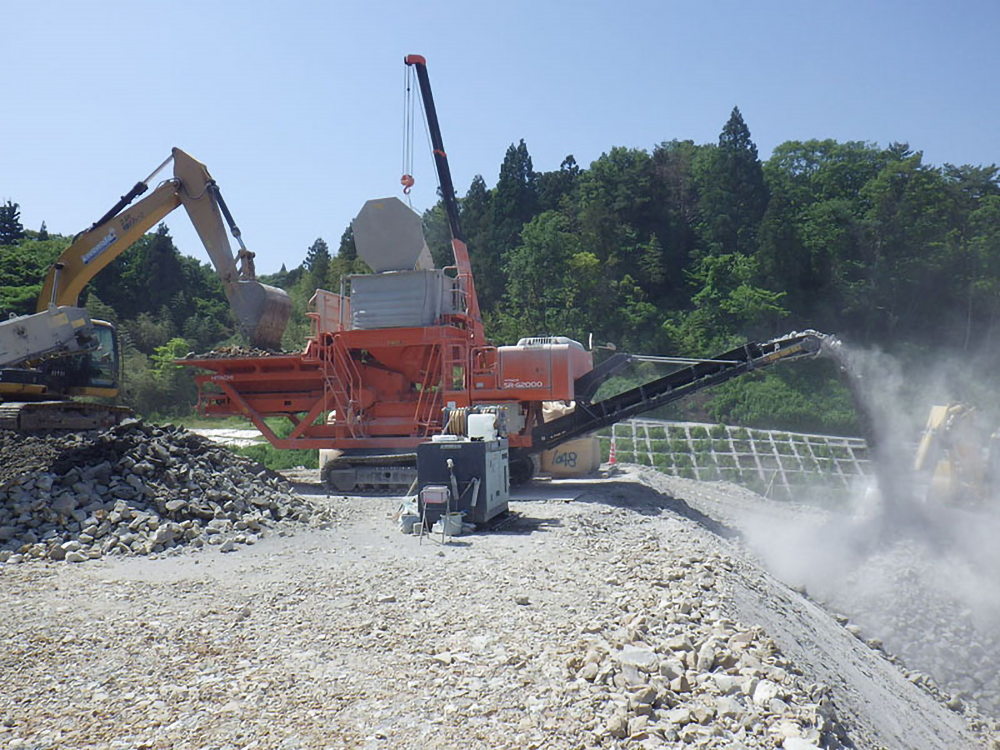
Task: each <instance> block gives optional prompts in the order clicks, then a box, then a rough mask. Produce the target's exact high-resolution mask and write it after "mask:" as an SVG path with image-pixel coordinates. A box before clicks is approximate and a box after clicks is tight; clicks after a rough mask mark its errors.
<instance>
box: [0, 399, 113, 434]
mask: <svg viewBox="0 0 1000 750" xmlns="http://www.w3.org/2000/svg"><path fill="white" fill-rule="evenodd" d="M130 416H132V412H131V410H129V409H128V408H126V407H124V406H108V405H106V404H93V403H86V402H80V401H14V402H7V403H3V404H0V429H3V430H15V431H19V432H43V431H48V430H100V429H106V428H108V427H113V426H115V425H116V424H118V423H119V422H121V421H122V420H123V419H126V418H128V417H130Z"/></svg>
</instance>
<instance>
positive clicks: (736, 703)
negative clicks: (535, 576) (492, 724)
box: [568, 553, 851, 750]
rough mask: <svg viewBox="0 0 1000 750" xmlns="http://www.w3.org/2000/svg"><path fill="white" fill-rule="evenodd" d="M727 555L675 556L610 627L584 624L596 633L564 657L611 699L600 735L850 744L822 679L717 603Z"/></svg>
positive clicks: (712, 742)
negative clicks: (654, 586) (656, 583)
mask: <svg viewBox="0 0 1000 750" xmlns="http://www.w3.org/2000/svg"><path fill="white" fill-rule="evenodd" d="M732 565H733V563H732V561H731V560H729V559H728V556H726V555H720V554H713V553H709V554H698V555H693V556H689V557H685V558H681V559H680V560H678V561H677V562H675V564H674V565H673V566H672V567H671V568H670V569H668V570H666V571H665V575H664V578H663V582H664V583H665V584H667V588H665V589H664V591H663V598H662V599H661V600H660V602H659V604H658V605H657V606H656V607H655V608H653V609H646V608H642V609H639V610H638V611H634V612H632V613H630V614H628V615H626V616H625V617H624V618H623V620H622V621H621V626H620V627H618V628H617V629H614V630H612V631H610V632H609V631H608V630H606V629H605V630H604V631H603V632H600V630H601V628H599V626H597V625H596V624H595V626H594V627H593V628H585V629H584V632H585V633H586V632H593V633H594V634H593V635H592V636H589V637H588V636H584V638H585V639H587V640H585V643H586V650H584V651H583V652H582V653H580V654H579V655H578V656H577V657H575V658H573V659H571V660H570V662H569V664H568V666H569V667H570V669H571V670H572V671H575V674H576V677H577V679H578V680H579V681H580V683H582V684H584V685H586V686H587V689H588V691H589V692H591V693H592V694H593V697H595V698H598V699H600V698H603V699H604V700H606V701H608V702H609V704H610V705H612V706H613V709H612V711H611V715H610V716H609V717H608V718H607V720H606V723H605V725H604V726H603V727H602V729H601V730H600V731H599V732H598V735H599V736H600V735H601V734H603V735H604V736H606V737H608V738H610V739H612V740H625V739H627V740H629V741H631V742H642V741H644V740H647V739H649V740H655V741H667V742H670V743H676V742H680V743H683V745H684V746H688V745H694V746H698V747H733V746H734V745H735V746H739V747H744V748H773V747H775V746H781V747H784V748H786V750H817V749H818V748H820V747H824V748H840V747H845V746H850V743H851V740H850V739H849V737H848V735H847V733H846V731H845V729H844V727H843V725H842V724H841V723H840V721H839V720H838V718H837V711H836V708H835V706H834V703H833V700H832V691H831V689H830V687H829V686H828V685H824V684H818V683H813V682H810V681H809V680H808V679H806V678H805V677H804V676H803V674H802V672H801V671H800V670H799V669H797V668H796V667H795V666H794V665H793V664H791V663H789V662H788V661H787V660H786V659H784V658H783V656H782V654H781V652H780V650H779V649H778V647H777V645H776V644H775V643H774V641H773V640H771V639H770V638H769V637H768V636H767V635H766V633H765V632H764V631H763V630H762V629H761V628H759V627H753V628H747V627H745V626H743V625H741V624H739V623H736V622H733V621H732V620H731V619H729V618H728V617H725V616H724V615H723V614H722V613H721V612H720V609H721V607H720V602H719V601H718V600H715V599H714V598H713V596H712V592H713V591H714V589H715V588H716V585H717V578H718V577H719V576H721V575H726V571H727V570H731V569H732ZM736 743H738V744H736Z"/></svg>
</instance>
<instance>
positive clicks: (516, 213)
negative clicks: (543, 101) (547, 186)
mask: <svg viewBox="0 0 1000 750" xmlns="http://www.w3.org/2000/svg"><path fill="white" fill-rule="evenodd" d="M537 207H538V179H537V176H536V174H535V170H534V169H533V168H532V165H531V156H530V155H529V154H528V147H527V146H526V145H525V143H524V139H523V138H522V139H521V142H520V143H519V144H518V145H517V146H515V145H514V144H513V143H512V144H511V145H510V147H509V148H508V149H507V154H506V156H504V160H503V164H502V165H501V167H500V177H499V179H498V180H497V186H496V189H495V190H494V191H493V201H492V205H491V206H490V243H491V244H492V246H493V249H494V252H496V253H499V254H500V255H501V256H502V255H504V254H505V253H508V252H510V251H511V250H513V249H514V248H515V247H517V245H518V243H519V242H520V239H521V228H522V227H523V226H524V225H525V223H527V222H528V221H530V220H531V218H532V217H533V216H534V215H535V211H536V210H537Z"/></svg>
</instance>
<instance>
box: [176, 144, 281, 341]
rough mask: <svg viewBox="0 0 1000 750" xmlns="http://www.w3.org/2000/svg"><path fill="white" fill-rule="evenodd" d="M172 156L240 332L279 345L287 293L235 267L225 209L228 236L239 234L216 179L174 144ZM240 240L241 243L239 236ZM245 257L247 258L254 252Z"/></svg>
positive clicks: (184, 200) (184, 197) (188, 207)
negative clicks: (224, 220)
mask: <svg viewBox="0 0 1000 750" xmlns="http://www.w3.org/2000/svg"><path fill="white" fill-rule="evenodd" d="M173 157H174V177H176V178H177V179H178V180H180V182H181V189H180V191H179V194H180V201H181V203H182V204H183V206H184V208H185V210H186V211H187V212H188V216H190V217H191V223H192V224H194V227H195V230H197V232H198V236H199V237H200V238H201V241H202V244H203V245H204V246H205V249H206V250H207V251H208V255H209V257H210V258H211V259H212V265H214V266H215V270H216V271H217V272H218V274H219V279H220V280H221V281H222V288H223V290H224V291H225V293H226V298H227V299H228V300H229V305H230V308H231V309H232V311H233V317H234V318H235V319H236V325H237V327H238V328H239V330H240V333H241V334H242V335H243V336H244V337H245V338H246V340H247V341H248V342H249V344H250V345H251V346H254V347H258V348H260V349H270V350H272V351H273V350H278V349H281V336H282V334H283V333H284V332H285V326H286V325H287V324H288V318H289V317H290V316H291V314H292V301H291V299H289V297H288V293H287V292H285V291H284V290H282V289H278V288H277V287H273V286H268V285H267V284H261V283H260V282H259V281H257V280H256V279H255V278H254V273H253V270H252V265H251V267H250V269H249V270H248V271H246V272H245V273H241V271H240V270H238V269H237V263H236V258H234V257H233V251H232V249H231V248H230V245H229V238H228V236H227V235H226V224H225V223H224V222H223V217H222V213H223V211H224V210H225V211H226V216H227V218H228V219H229V221H230V224H231V227H232V233H233V236H235V237H237V239H238V238H239V237H240V232H239V230H238V229H236V226H235V223H233V222H232V217H231V216H230V215H229V214H228V209H226V208H225V203H224V202H223V201H222V196H221V194H220V193H219V191H218V187H217V186H216V184H215V180H213V179H212V176H211V175H210V174H209V173H208V169H207V168H206V167H205V165H204V164H202V163H201V162H200V161H198V160H197V159H195V158H194V157H192V156H190V155H189V154H186V153H184V152H183V151H181V150H180V149H179V148H175V149H173ZM240 243H241V246H242V240H241V241H240ZM249 256H250V257H251V258H252V257H253V253H250V254H249Z"/></svg>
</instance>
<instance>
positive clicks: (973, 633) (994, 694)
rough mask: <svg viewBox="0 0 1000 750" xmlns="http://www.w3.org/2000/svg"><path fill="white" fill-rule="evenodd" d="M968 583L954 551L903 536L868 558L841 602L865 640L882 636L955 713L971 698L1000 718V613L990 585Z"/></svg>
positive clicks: (842, 593) (918, 680)
mask: <svg viewBox="0 0 1000 750" xmlns="http://www.w3.org/2000/svg"><path fill="white" fill-rule="evenodd" d="M984 523H985V519H984ZM973 580H975V579H973ZM968 581H969V578H968V571H967V569H966V570H963V569H962V568H960V567H959V566H957V565H956V561H955V559H954V555H944V554H938V555H935V556H932V555H931V553H929V552H928V550H927V549H926V548H925V547H924V546H923V545H921V544H920V543H918V542H917V541H915V540H912V539H911V540H905V539H904V540H901V541H899V542H897V543H896V544H894V545H893V546H892V547H890V548H889V549H886V550H884V551H880V552H879V553H878V554H875V555H873V556H872V557H871V558H869V559H867V560H865V561H864V563H863V564H862V565H861V566H860V567H859V568H858V569H857V570H855V571H853V572H852V573H851V575H850V576H848V578H847V579H846V581H845V583H846V585H845V587H844V588H843V589H842V590H839V591H837V592H836V594H835V601H836V603H837V605H838V606H841V607H843V608H845V609H849V611H850V613H851V618H852V619H853V620H854V621H855V622H856V623H857V625H856V626H855V627H856V628H857V630H858V632H859V637H860V635H861V634H863V635H866V636H877V639H878V641H879V642H880V643H884V645H885V648H886V649H888V650H889V651H890V652H892V653H893V654H895V655H897V656H898V657H900V659H901V661H902V663H903V664H904V665H906V667H907V668H908V669H909V670H912V671H910V672H909V678H910V680H911V681H912V682H914V683H916V684H918V685H922V686H923V687H925V688H926V689H927V690H929V691H931V692H932V693H933V692H938V693H939V694H941V695H942V696H943V698H944V700H946V701H947V702H948V704H949V706H951V707H952V708H954V709H956V710H958V709H959V708H961V706H962V703H963V702H971V703H973V704H974V705H975V706H976V707H978V709H979V710H980V711H982V712H984V713H986V714H988V715H990V716H993V717H995V718H1000V674H998V673H997V666H996V665H997V664H998V663H1000V610H998V609H997V608H996V607H997V601H996V594H995V593H994V591H993V590H991V587H989V586H988V585H983V584H982V582H981V581H980V585H979V587H978V588H977V589H976V590H973V591H968V590H966V586H968Z"/></svg>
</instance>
